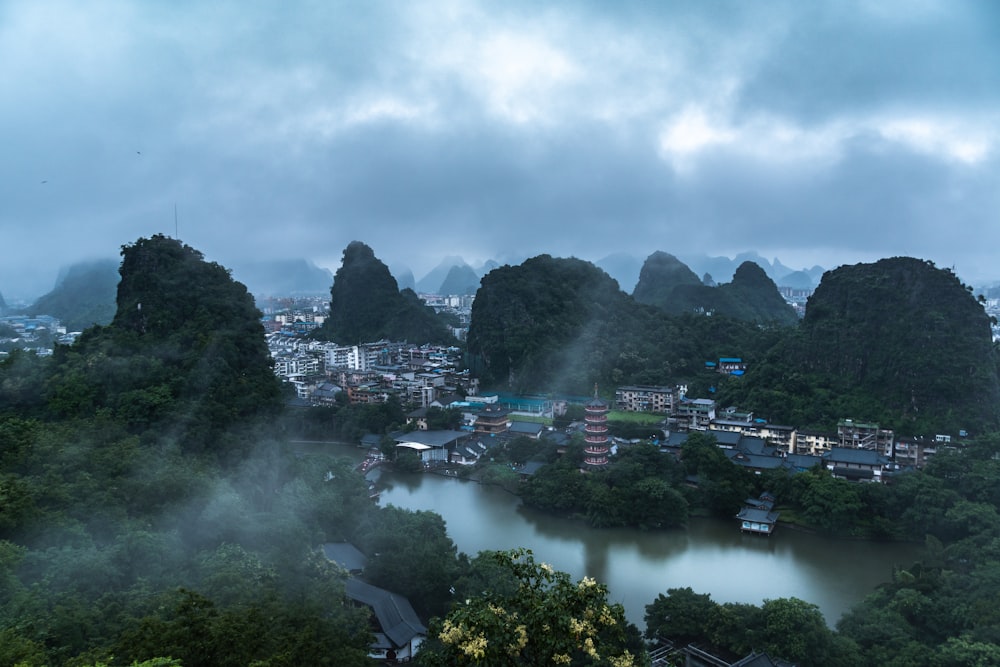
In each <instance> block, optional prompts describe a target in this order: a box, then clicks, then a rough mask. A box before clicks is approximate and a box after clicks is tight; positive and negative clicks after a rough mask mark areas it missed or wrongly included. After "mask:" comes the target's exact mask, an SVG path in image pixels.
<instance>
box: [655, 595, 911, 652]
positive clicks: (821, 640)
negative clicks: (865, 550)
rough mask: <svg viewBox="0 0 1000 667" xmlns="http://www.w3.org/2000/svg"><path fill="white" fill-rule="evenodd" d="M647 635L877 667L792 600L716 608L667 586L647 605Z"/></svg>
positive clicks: (733, 649) (814, 609) (811, 611)
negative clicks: (664, 590) (867, 661)
mask: <svg viewBox="0 0 1000 667" xmlns="http://www.w3.org/2000/svg"><path fill="white" fill-rule="evenodd" d="M646 636H647V637H648V638H649V639H656V638H660V637H663V638H669V639H672V640H674V641H675V642H680V643H683V644H686V643H689V642H695V643H698V644H707V645H711V646H714V647H718V648H721V649H724V650H726V651H729V652H731V653H734V654H736V655H739V656H743V655H747V654H749V653H750V652H752V651H764V652H766V653H767V654H768V655H771V656H773V657H780V658H783V659H785V660H791V661H794V662H796V663H799V664H806V665H824V666H826V665H829V666H831V667H835V666H840V665H843V666H844V667H848V666H851V667H853V666H854V665H859V664H878V663H865V662H864V661H863V660H862V656H861V655H860V654H859V651H858V648H857V646H856V645H855V644H854V642H852V641H850V640H849V639H845V638H844V637H841V636H838V635H837V634H836V633H834V632H833V631H831V630H830V629H829V628H828V627H827V625H826V622H825V621H824V620H823V614H822V613H820V611H819V609H818V608H817V607H816V605H813V604H809V603H808V602H804V601H803V600H799V599H797V598H779V599H776V600H765V601H764V604H763V605H762V606H760V607H758V606H755V605H750V604H742V603H732V602H727V603H724V604H718V603H716V602H714V601H713V600H712V599H711V597H710V596H709V595H707V594H698V593H695V592H694V591H692V590H691V589H690V588H672V589H669V590H668V591H667V594H666V595H663V594H662V593H661V594H660V595H658V596H657V598H656V599H655V600H654V601H653V602H652V603H651V604H649V605H646ZM910 664H914V663H910Z"/></svg>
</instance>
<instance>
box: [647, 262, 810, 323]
mask: <svg viewBox="0 0 1000 667" xmlns="http://www.w3.org/2000/svg"><path fill="white" fill-rule="evenodd" d="M632 296H633V297H634V298H635V300H636V301H638V302H640V303H645V304H648V305H651V306H656V307H658V308H662V309H663V310H665V311H666V312H668V313H672V314H675V315H680V314H682V313H695V312H697V313H707V314H717V315H725V316H728V317H732V318H735V319H739V320H746V321H752V322H768V323H778V324H785V325H788V324H794V323H795V322H796V321H797V319H798V317H797V316H796V314H795V311H794V309H792V307H791V306H789V305H788V304H787V303H786V302H785V300H784V299H783V298H782V297H781V294H780V293H779V292H778V288H777V287H776V286H775V284H774V282H773V281H772V280H771V279H770V278H769V277H768V276H767V274H766V273H765V272H764V270H763V269H762V268H761V267H760V266H758V265H757V264H756V263H755V262H752V261H749V260H747V261H745V262H743V263H742V264H740V266H739V267H738V268H737V269H736V272H735V273H734V274H733V279H732V281H731V282H728V283H723V284H721V285H717V286H712V285H708V284H705V281H704V280H702V279H700V278H698V276H697V275H696V274H695V273H694V271H692V270H691V269H690V268H688V266H687V265H686V264H684V263H683V262H682V261H680V260H679V259H677V258H676V257H674V256H673V255H671V254H669V253H665V252H662V251H657V252H654V253H653V254H652V255H650V256H649V257H648V258H647V259H646V262H645V264H643V267H642V271H641V272H640V274H639V283H638V284H637V285H636V287H635V291H634V292H633V294H632Z"/></svg>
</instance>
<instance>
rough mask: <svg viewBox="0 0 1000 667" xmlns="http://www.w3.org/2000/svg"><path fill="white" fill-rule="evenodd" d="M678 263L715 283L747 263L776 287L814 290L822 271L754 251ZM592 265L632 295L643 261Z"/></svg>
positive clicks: (624, 257)
mask: <svg viewBox="0 0 1000 667" xmlns="http://www.w3.org/2000/svg"><path fill="white" fill-rule="evenodd" d="M678 260H679V261H681V262H682V263H684V264H685V265H686V266H687V267H688V268H689V269H691V270H692V271H693V272H694V273H696V274H697V275H700V276H704V275H706V274H708V275H710V276H711V277H712V279H713V280H714V281H716V282H718V283H725V282H729V281H730V280H732V277H733V276H734V275H735V274H736V269H738V268H739V267H740V265H741V264H743V263H744V262H747V261H750V262H753V263H754V264H756V265H757V266H759V267H760V268H762V269H764V272H765V273H766V274H767V275H768V277H769V278H771V280H773V281H774V283H775V285H777V286H778V287H792V288H795V289H813V288H815V287H816V285H818V284H819V281H820V279H821V278H822V277H823V273H824V269H823V268H822V267H820V266H813V267H811V268H808V269H805V268H803V269H799V270H796V269H791V268H789V267H787V266H785V265H784V264H782V263H781V261H780V260H779V259H778V258H775V259H774V261H773V262H771V261H768V260H767V259H765V258H764V257H761V256H760V255H759V254H757V253H755V252H745V253H740V254H738V255H736V257H735V258H733V259H730V258H729V257H710V256H708V255H683V256H678ZM594 264H596V265H597V266H599V267H600V268H602V269H604V271H606V272H607V274H608V275H610V276H611V277H612V278H614V279H615V280H617V281H618V284H619V285H620V286H621V288H622V290H623V291H625V292H628V293H632V292H633V291H634V290H635V287H636V285H637V284H638V281H639V275H640V273H641V271H642V266H643V264H645V261H644V260H643V259H642V258H641V257H638V256H635V255H630V254H628V253H614V254H611V255H607V256H606V257H603V258H601V259H599V260H597V261H595V262H594Z"/></svg>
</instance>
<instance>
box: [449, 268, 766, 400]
mask: <svg viewBox="0 0 1000 667" xmlns="http://www.w3.org/2000/svg"><path fill="white" fill-rule="evenodd" d="M696 280H697V279H696ZM774 336H775V332H774V331H773V330H772V329H769V328H761V327H759V326H756V325H753V324H750V323H748V322H740V321H737V320H732V319H730V318H727V317H724V316H722V317H704V316H697V315H684V316H672V315H669V314H668V313H666V312H664V311H663V310H661V309H659V308H655V307H652V306H647V305H644V304H640V303H637V302H636V301H635V299H633V298H632V297H630V296H628V295H627V294H625V293H624V292H622V291H621V290H620V289H619V287H618V283H617V282H616V281H615V280H614V279H613V278H611V277H610V276H608V275H607V274H606V273H605V272H604V271H602V270H600V269H599V268H597V267H596V266H594V265H593V264H590V263H589V262H585V261H583V260H580V259H573V258H570V259H564V258H553V257H551V256H549V255H540V256H538V257H533V258H531V259H529V260H526V261H525V262H524V263H523V264H520V265H518V266H503V267H500V268H498V269H494V270H493V271H491V272H490V273H488V274H487V275H486V276H484V277H483V279H482V283H481V286H480V288H479V291H478V292H477V293H476V300H475V302H474V303H473V306H472V324H471V326H470V328H469V338H468V351H469V355H470V362H471V366H472V370H473V372H474V373H476V374H478V375H479V376H480V377H481V378H482V380H483V383H484V386H505V387H509V388H512V389H516V390H524V391H570V392H576V393H583V394H586V393H589V391H591V390H592V388H593V385H594V383H595V382H597V383H599V384H601V385H604V386H609V385H610V386H614V385H617V384H624V383H639V384H664V383H666V382H671V381H675V380H677V379H679V378H682V377H683V378H690V377H692V376H694V375H696V374H698V373H699V371H701V370H702V369H704V362H705V361H706V360H709V359H712V358H718V357H719V356H728V355H743V356H754V355H756V354H757V353H759V352H761V351H762V350H764V349H766V348H767V347H769V346H770V345H771V344H773V342H774V340H775V339H774Z"/></svg>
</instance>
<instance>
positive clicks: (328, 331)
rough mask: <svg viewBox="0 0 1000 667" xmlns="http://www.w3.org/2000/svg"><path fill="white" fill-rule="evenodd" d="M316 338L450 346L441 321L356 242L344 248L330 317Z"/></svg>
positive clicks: (346, 341) (370, 253)
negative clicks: (447, 344) (396, 341)
mask: <svg viewBox="0 0 1000 667" xmlns="http://www.w3.org/2000/svg"><path fill="white" fill-rule="evenodd" d="M316 336H317V337H319V338H322V339H324V340H333V341H337V342H338V343H343V344H348V345H353V344H357V343H359V342H360V343H364V342H369V341H375V340H380V339H383V338H387V339H390V340H405V341H409V342H412V343H450V342H453V341H454V337H453V336H452V335H451V333H450V331H449V330H448V327H447V325H446V323H445V321H444V320H443V319H442V318H441V317H439V316H438V315H437V314H436V313H435V312H434V310H433V309H432V308H429V307H428V306H426V305H424V303H423V302H422V301H421V300H420V297H418V296H417V295H416V293H415V292H413V290H410V289H404V290H402V291H401V290H400V289H399V286H398V284H397V283H396V279H395V278H393V277H392V274H391V273H390V272H389V267H387V266H386V265H385V264H383V263H382V261H381V260H379V259H378V258H377V257H375V253H374V252H373V251H372V249H371V248H370V247H368V246H367V245H365V244H364V243H361V242H360V241H353V242H351V243H350V244H349V245H348V246H347V248H345V249H344V258H343V262H342V263H341V266H340V268H339V269H337V273H336V275H335V276H334V279H333V285H332V286H331V288H330V317H329V318H328V319H327V320H326V321H325V322H324V323H323V326H322V327H320V328H319V329H318V330H317V332H316Z"/></svg>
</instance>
